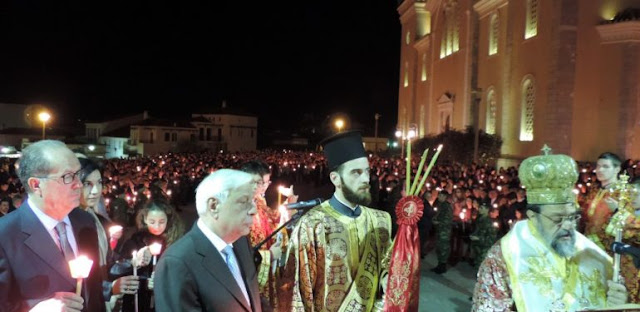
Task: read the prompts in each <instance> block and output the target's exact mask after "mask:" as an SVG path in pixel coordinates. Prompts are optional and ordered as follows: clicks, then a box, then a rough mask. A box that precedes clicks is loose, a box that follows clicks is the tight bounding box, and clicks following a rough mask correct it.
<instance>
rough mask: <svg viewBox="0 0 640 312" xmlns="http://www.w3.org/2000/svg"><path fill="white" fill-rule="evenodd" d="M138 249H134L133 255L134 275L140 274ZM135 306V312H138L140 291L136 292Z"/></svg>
mask: <svg viewBox="0 0 640 312" xmlns="http://www.w3.org/2000/svg"><path fill="white" fill-rule="evenodd" d="M137 255H138V251H137V250H134V251H133V254H132V257H131V266H133V276H138V259H137ZM133 307H134V308H135V312H138V293H137V292H136V294H135V296H134V298H133Z"/></svg>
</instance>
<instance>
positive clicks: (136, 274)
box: [131, 250, 138, 276]
mask: <svg viewBox="0 0 640 312" xmlns="http://www.w3.org/2000/svg"><path fill="white" fill-rule="evenodd" d="M137 255H138V251H137V250H134V251H133V254H132V255H131V266H133V276H138V266H137V261H136V256H137Z"/></svg>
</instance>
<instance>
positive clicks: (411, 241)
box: [384, 196, 424, 312]
mask: <svg viewBox="0 0 640 312" xmlns="http://www.w3.org/2000/svg"><path fill="white" fill-rule="evenodd" d="M423 210H424V203H423V202H422V199H421V198H420V197H418V196H406V197H403V198H401V199H400V201H398V204H397V205H396V216H398V220H397V221H396V222H397V223H398V225H399V226H400V227H399V228H398V233H396V238H395V242H394V246H393V253H392V255H391V261H390V263H389V276H388V280H387V292H386V294H385V303H384V311H392V312H401V311H402V312H414V311H418V299H419V297H420V236H419V235H418V226H417V223H418V220H420V218H422V214H423Z"/></svg>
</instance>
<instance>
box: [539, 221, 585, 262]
mask: <svg viewBox="0 0 640 312" xmlns="http://www.w3.org/2000/svg"><path fill="white" fill-rule="evenodd" d="M538 218H540V217H539V216H538ZM537 224H538V226H537V228H538V232H540V234H541V235H542V237H543V238H544V239H545V241H547V242H550V245H551V248H552V249H553V250H554V251H555V252H556V253H557V254H558V255H559V256H561V257H565V258H571V257H573V256H574V255H575V253H576V232H575V230H566V229H563V228H560V229H558V230H557V231H555V232H554V233H548V232H547V231H545V230H544V229H543V228H542V223H541V220H540V219H538V222H537ZM567 238H568V239H567Z"/></svg>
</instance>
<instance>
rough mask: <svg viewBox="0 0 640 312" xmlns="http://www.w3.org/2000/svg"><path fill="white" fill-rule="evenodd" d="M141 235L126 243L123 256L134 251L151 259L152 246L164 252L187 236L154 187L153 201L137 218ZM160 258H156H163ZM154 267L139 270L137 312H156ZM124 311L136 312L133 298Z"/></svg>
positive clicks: (162, 196)
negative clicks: (158, 245) (160, 248)
mask: <svg viewBox="0 0 640 312" xmlns="http://www.w3.org/2000/svg"><path fill="white" fill-rule="evenodd" d="M136 219H137V224H138V232H136V233H134V234H133V235H132V236H131V238H130V239H129V240H128V241H127V242H125V243H124V246H123V248H122V254H123V255H125V256H129V257H132V256H133V251H139V250H143V252H144V253H145V257H150V256H151V255H150V254H149V248H148V246H150V245H151V244H153V243H159V244H162V250H161V252H160V255H161V254H162V252H164V250H166V249H167V247H169V246H170V245H171V244H172V243H174V242H175V241H176V240H178V238H180V237H181V236H182V235H183V234H184V228H183V225H182V221H181V220H180V217H179V216H178V214H177V213H176V211H175V209H174V208H173V207H172V206H171V205H170V204H169V200H168V199H167V198H166V196H165V195H164V194H163V192H162V190H161V189H159V188H157V187H155V186H151V198H150V199H149V201H148V202H147V203H146V204H145V205H144V206H143V208H142V209H141V210H140V211H139V213H138V216H137V218H136ZM160 255H158V256H157V258H158V259H159V258H160ZM153 269H154V268H153V264H149V265H146V266H143V267H141V268H139V269H138V272H137V273H138V276H139V277H140V288H139V291H138V304H139V306H138V311H141V312H146V311H155V309H154V304H153ZM123 311H125V312H128V311H134V296H124V305H123Z"/></svg>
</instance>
